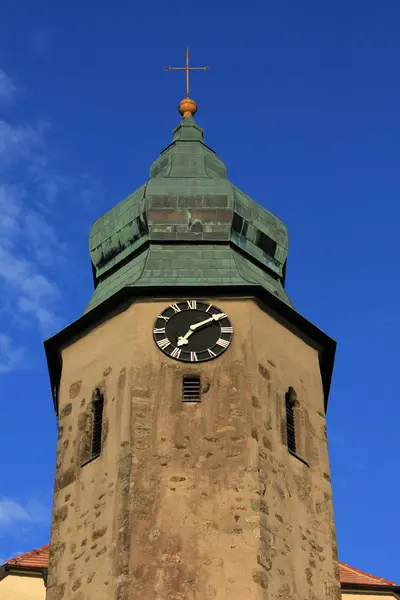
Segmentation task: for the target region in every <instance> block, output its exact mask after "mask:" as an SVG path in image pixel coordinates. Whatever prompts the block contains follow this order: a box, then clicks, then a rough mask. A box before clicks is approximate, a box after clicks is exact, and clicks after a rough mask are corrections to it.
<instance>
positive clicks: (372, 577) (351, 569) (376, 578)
mask: <svg viewBox="0 0 400 600" xmlns="http://www.w3.org/2000/svg"><path fill="white" fill-rule="evenodd" d="M339 565H341V566H342V567H344V568H346V569H348V570H349V571H352V572H353V573H354V572H355V573H359V574H360V575H364V576H367V577H370V578H371V579H373V580H375V581H377V582H380V583H385V584H386V585H393V586H396V585H397V584H396V582H395V581H389V580H388V579H385V578H384V577H378V576H377V575H372V574H371V573H368V572H367V571H362V570H361V569H358V568H357V567H352V566H351V565H349V564H347V563H345V562H342V561H339Z"/></svg>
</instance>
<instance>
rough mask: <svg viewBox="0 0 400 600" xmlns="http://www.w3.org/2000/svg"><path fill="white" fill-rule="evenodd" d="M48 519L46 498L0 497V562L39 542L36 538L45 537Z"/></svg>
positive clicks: (47, 533)
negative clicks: (0, 555)
mask: <svg viewBox="0 0 400 600" xmlns="http://www.w3.org/2000/svg"><path fill="white" fill-rule="evenodd" d="M49 500H51V495H50V496H49ZM50 523H51V502H50V501H49V502H42V501H41V500H38V499H36V498H31V499H28V500H27V501H21V500H20V499H16V498H7V497H0V541H1V546H2V548H1V554H2V557H1V558H0V565H1V564H4V562H5V561H6V560H8V559H10V558H14V557H15V556H19V555H20V554H23V553H24V552H27V551H29V550H32V548H35V547H37V546H38V545H40V544H38V542H37V540H38V539H40V540H46V541H47V540H48V536H49V533H50V531H49V529H50Z"/></svg>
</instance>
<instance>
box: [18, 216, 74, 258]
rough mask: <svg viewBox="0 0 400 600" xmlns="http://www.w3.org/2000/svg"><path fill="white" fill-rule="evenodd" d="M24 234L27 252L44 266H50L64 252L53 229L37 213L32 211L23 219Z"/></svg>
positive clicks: (63, 246)
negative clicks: (31, 253)
mask: <svg viewBox="0 0 400 600" xmlns="http://www.w3.org/2000/svg"><path fill="white" fill-rule="evenodd" d="M24 233H25V238H26V241H27V246H28V250H29V251H31V252H33V254H34V255H35V257H36V259H37V261H38V262H39V263H41V264H43V265H44V266H52V265H54V264H55V263H56V262H57V260H60V259H61V258H62V257H63V255H64V252H65V249H66V247H65V244H63V243H61V242H60V241H59V239H58V237H57V233H56V230H55V228H54V227H53V226H52V225H51V224H50V223H49V222H48V221H47V220H46V219H45V217H44V216H43V215H42V214H41V213H40V212H38V211H36V210H32V211H30V212H28V214H27V215H26V216H25V217H24Z"/></svg>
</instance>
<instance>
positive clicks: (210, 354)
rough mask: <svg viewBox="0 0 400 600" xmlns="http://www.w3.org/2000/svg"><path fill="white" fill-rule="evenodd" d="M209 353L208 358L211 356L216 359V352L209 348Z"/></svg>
mask: <svg viewBox="0 0 400 600" xmlns="http://www.w3.org/2000/svg"><path fill="white" fill-rule="evenodd" d="M207 352H208V356H211V358H215V357H216V356H217V355H216V354H215V352H213V351H212V350H210V348H207Z"/></svg>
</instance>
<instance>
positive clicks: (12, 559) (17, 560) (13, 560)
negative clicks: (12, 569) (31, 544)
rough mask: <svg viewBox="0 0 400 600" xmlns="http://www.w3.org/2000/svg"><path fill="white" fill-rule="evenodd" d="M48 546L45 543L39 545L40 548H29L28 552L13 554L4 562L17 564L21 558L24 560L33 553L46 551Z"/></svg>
mask: <svg viewBox="0 0 400 600" xmlns="http://www.w3.org/2000/svg"><path fill="white" fill-rule="evenodd" d="M49 547H50V544H45V545H44V546H41V547H40V548H34V549H33V550H29V552H24V553H23V554H19V555H18V556H15V557H14V558H10V559H8V560H7V561H6V562H5V564H6V565H17V564H18V563H19V562H21V561H22V560H26V559H28V558H31V557H33V556H35V555H39V554H40V553H42V552H44V551H46V550H47V549H48V548H49Z"/></svg>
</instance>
